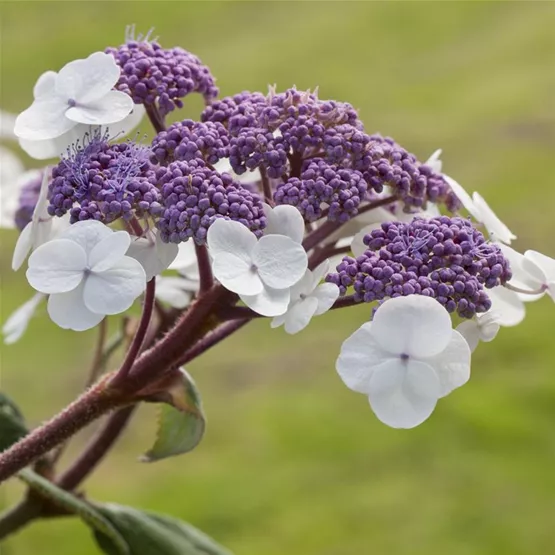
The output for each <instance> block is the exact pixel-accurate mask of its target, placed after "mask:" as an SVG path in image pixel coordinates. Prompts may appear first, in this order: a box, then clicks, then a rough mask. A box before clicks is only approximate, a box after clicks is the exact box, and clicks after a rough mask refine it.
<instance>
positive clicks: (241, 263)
mask: <svg viewBox="0 0 555 555" xmlns="http://www.w3.org/2000/svg"><path fill="white" fill-rule="evenodd" d="M207 243H208V248H209V251H210V255H211V256H212V258H213V263H212V270H213V272H214V276H215V277H216V279H217V280H218V281H219V282H220V283H221V284H222V285H223V286H224V287H225V288H226V289H228V290H229V291H233V292H234V293H237V294H238V295H239V296H240V298H241V300H242V301H243V302H244V303H245V304H246V305H247V306H248V307H250V308H251V309H252V310H254V311H255V312H257V313H258V314H262V315H263V316H278V315H280V314H283V313H284V312H285V311H286V310H287V306H288V305H289V300H290V298H291V295H290V288H291V286H292V285H294V284H295V283H297V281H299V280H300V279H301V278H302V277H303V275H304V273H305V271H306V268H307V265H308V260H307V255H306V252H305V250H304V249H303V247H302V246H301V245H300V244H299V243H296V242H295V241H293V239H291V238H290V237H286V236H285V235H265V236H264V237H262V238H261V239H260V240H258V239H257V238H256V235H255V234H254V233H252V232H251V231H249V230H248V229H247V228H246V227H245V226H244V225H243V224H241V223H239V222H235V221H232V220H224V219H218V220H216V221H215V222H214V223H213V224H212V225H211V226H210V228H209V229H208V235H207Z"/></svg>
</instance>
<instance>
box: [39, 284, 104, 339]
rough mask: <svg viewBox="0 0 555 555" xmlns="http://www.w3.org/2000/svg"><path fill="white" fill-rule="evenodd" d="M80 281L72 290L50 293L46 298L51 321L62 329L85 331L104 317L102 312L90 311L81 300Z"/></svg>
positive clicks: (81, 285) (81, 286)
mask: <svg viewBox="0 0 555 555" xmlns="http://www.w3.org/2000/svg"><path fill="white" fill-rule="evenodd" d="M83 287H84V284H83V283H81V284H80V285H79V287H76V288H75V289H74V290H73V291H68V292H67V293H58V294H56V295H50V297H49V298H48V314H49V315H50V318H51V319H52V321H53V322H54V323H55V324H57V325H58V326H60V327H61V328H64V329H70V330H74V331H85V330H88V329H90V328H94V327H95V326H96V325H97V324H99V323H100V322H101V321H102V320H103V319H104V314H95V313H94V312H91V311H90V310H89V309H88V308H87V307H86V306H85V303H84V300H83Z"/></svg>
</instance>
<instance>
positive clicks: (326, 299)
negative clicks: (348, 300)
mask: <svg viewBox="0 0 555 555" xmlns="http://www.w3.org/2000/svg"><path fill="white" fill-rule="evenodd" d="M311 297H312V298H314V299H316V300H317V301H318V308H317V309H316V312H315V313H314V315H315V316H320V314H324V312H327V311H328V310H329V309H330V308H331V307H332V306H333V303H335V301H336V300H337V299H338V297H339V287H337V285H335V283H322V285H320V286H318V287H317V288H316V289H315V290H314V293H312V295H311Z"/></svg>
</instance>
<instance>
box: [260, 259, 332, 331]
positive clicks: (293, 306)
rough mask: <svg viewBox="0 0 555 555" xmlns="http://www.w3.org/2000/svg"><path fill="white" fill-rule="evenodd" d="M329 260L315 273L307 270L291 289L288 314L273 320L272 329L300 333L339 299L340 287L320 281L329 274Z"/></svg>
mask: <svg viewBox="0 0 555 555" xmlns="http://www.w3.org/2000/svg"><path fill="white" fill-rule="evenodd" d="M328 270H329V260H326V261H325V262H322V264H320V265H319V266H318V267H317V268H316V269H315V270H314V271H310V270H307V271H306V272H305V275H304V276H303V277H302V279H301V280H300V281H299V282H298V283H296V284H295V285H293V287H291V300H290V301H289V306H288V307H287V312H285V314H282V315H281V316H276V317H275V318H274V319H273V320H272V324H271V326H272V328H277V327H279V326H282V325H283V326H284V327H285V331H286V332H287V333H291V334H294V333H298V332H300V331H301V330H303V329H304V328H306V326H308V324H309V323H310V320H311V319H312V317H313V316H320V314H324V312H327V311H328V310H329V309H330V308H331V307H332V305H333V303H334V302H335V301H336V300H337V297H339V287H337V285H335V284H334V283H322V284H321V285H320V281H321V280H322V278H323V277H324V276H325V275H326V274H327V273H328Z"/></svg>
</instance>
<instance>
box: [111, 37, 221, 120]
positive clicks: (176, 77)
mask: <svg viewBox="0 0 555 555" xmlns="http://www.w3.org/2000/svg"><path fill="white" fill-rule="evenodd" d="M133 35H134V29H132V28H131V29H128V36H127V41H126V43H125V44H122V45H121V46H119V47H117V48H112V47H110V48H107V49H106V53H107V54H110V55H111V56H113V59H114V60H115V62H116V63H117V65H118V66H119V67H120V68H121V75H120V77H119V80H118V82H117V84H116V89H117V90H118V91H122V92H124V93H126V94H128V95H129V96H130V97H131V98H132V99H133V102H135V104H145V105H149V104H150V105H157V107H158V109H159V110H160V113H161V114H162V115H165V114H168V113H169V112H171V111H172V110H174V109H175V108H182V107H183V102H182V99H183V98H184V97H185V96H187V95H188V94H191V93H193V92H196V93H200V94H202V95H203V96H204V99H205V101H206V103H207V104H208V103H209V102H210V101H211V100H212V99H213V98H215V97H216V96H218V89H217V87H216V85H215V81H214V77H213V76H212V74H211V73H210V70H209V69H208V68H207V67H206V66H205V65H203V64H202V62H201V61H200V60H199V59H198V58H197V57H196V56H195V55H193V54H191V53H190V52H187V51H186V50H183V48H180V47H174V48H169V49H165V48H162V47H161V46H160V44H158V43H157V42H156V41H155V40H150V33H148V34H147V35H146V36H144V37H142V36H139V37H137V40H135V39H134V36H133Z"/></svg>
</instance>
